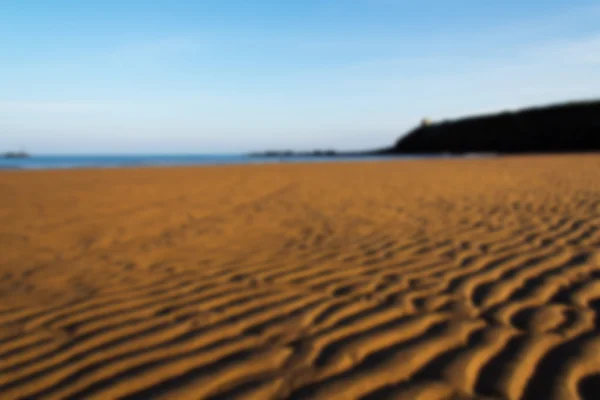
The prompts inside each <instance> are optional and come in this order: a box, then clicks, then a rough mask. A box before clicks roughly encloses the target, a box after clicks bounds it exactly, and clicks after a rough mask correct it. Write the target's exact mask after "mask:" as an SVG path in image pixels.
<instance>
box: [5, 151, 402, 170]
mask: <svg viewBox="0 0 600 400" xmlns="http://www.w3.org/2000/svg"><path fill="white" fill-rule="evenodd" d="M394 158H396V157H394ZM398 158H400V157H398ZM401 158H403V159H405V158H407V157H401ZM410 158H414V157H410ZM380 159H381V160H383V159H386V160H389V159H390V157H389V156H387V157H382V156H367V157H365V156H355V157H353V156H334V157H327V156H315V157H310V156H298V157H261V156H250V155H239V154H238V155H236V154H211V155H209V154H189V155H180V154H178V155H160V154H153V155H33V156H31V157H29V158H0V169H3V170H11V169H12V170H14V169H73V168H123V167H164V166H192V165H235V164H266V163H294V162H302V163H307V162H337V161H359V160H360V161H367V160H380Z"/></svg>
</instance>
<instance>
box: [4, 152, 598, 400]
mask: <svg viewBox="0 0 600 400" xmlns="http://www.w3.org/2000/svg"><path fill="white" fill-rule="evenodd" d="M599 229H600V156H595V155H586V156H543V157H542V156H537V157H514V158H512V157H511V158H498V159H464V160H424V161H389V162H387V161H386V162H364V163H339V164H311V165H263V166H232V167H204V168H149V169H123V170H79V171H37V172H34V171H27V172H2V173H0V398H1V399H3V400H7V399H18V398H27V399H38V398H39V399H116V398H122V399H151V398H164V399H187V398H190V399H200V398H202V399H250V398H253V399H287V398H291V399H304V398H306V399H309V398H316V399H450V398H452V399H472V398H475V399H577V398H584V399H596V398H598V397H597V396H599V393H600V232H599Z"/></svg>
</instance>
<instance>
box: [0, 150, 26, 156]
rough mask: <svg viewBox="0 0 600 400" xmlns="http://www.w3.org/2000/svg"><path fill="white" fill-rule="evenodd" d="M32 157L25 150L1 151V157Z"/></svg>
mask: <svg viewBox="0 0 600 400" xmlns="http://www.w3.org/2000/svg"><path fill="white" fill-rule="evenodd" d="M29 157H31V156H30V155H29V154H28V153H26V152H24V151H9V152H6V153H0V158H29Z"/></svg>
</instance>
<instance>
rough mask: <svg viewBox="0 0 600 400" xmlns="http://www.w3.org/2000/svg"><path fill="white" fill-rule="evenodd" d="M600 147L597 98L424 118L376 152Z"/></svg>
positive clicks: (502, 151)
mask: <svg viewBox="0 0 600 400" xmlns="http://www.w3.org/2000/svg"><path fill="white" fill-rule="evenodd" d="M597 150H600V101H589V102H578V103H567V104H561V105H553V106H548V107H539V108H529V109H524V110H521V111H517V112H505V113H500V114H495V115H484V116H477V117H469V118H464V119H459V120H455V121H444V122H441V123H434V124H423V125H421V126H419V127H417V128H415V129H414V130H412V131H411V132H409V133H408V134H407V135H406V136H404V137H402V138H401V139H400V140H398V142H397V143H396V144H395V145H394V146H393V147H391V148H389V149H384V150H382V151H379V152H378V153H379V154H390V155H392V154H418V153H422V154H425V153H429V154H435V153H451V154H464V153H542V152H581V151H597Z"/></svg>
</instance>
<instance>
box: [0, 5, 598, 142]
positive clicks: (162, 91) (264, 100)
mask: <svg viewBox="0 0 600 400" xmlns="http://www.w3.org/2000/svg"><path fill="white" fill-rule="evenodd" d="M82 3H84V2H72V1H67V0H57V1H54V2H42V1H27V0H23V1H8V2H6V4H5V3H3V5H2V6H1V7H0V8H1V10H0V46H1V47H2V49H3V50H2V51H3V54H2V62H0V152H1V151H8V150H17V149H20V148H25V149H26V150H27V151H29V152H32V153H36V154H113V153H114V154H139V153H155V154H156V153H161V154H166V153H186V154H192V153H239V152H248V151H260V150H265V149H294V150H310V149H316V148H333V149H338V150H357V149H373V148H380V147H383V146H388V145H391V144H392V143H394V142H395V141H396V140H397V139H398V137H399V136H400V135H401V134H403V133H405V132H407V131H408V130H410V129H411V128H413V127H414V126H415V125H417V124H418V123H419V121H420V120H421V118H423V117H428V118H429V119H431V120H433V121H439V120H444V119H453V118H458V117H461V116H466V115H473V114H482V113H487V112H499V111H503V110H508V109H511V110H515V109H520V108H523V107H530V106H538V105H545V104H554V103H562V102H565V101H578V100H589V99H594V98H598V95H599V94H600V79H598V72H597V71H599V70H600V25H598V24H597V21H598V20H600V7H599V6H598V5H597V3H596V4H594V3H595V2H593V1H581V2H577V5H574V3H573V2H570V1H557V2H552V4H549V3H548V2H543V1H541V0H540V1H531V2H527V4H522V2H517V1H513V0H510V1H505V2H501V3H500V2H498V4H487V3H485V2H481V1H474V0H470V1H464V2H460V4H448V2H444V1H442V0H427V1H423V2H420V3H419V5H417V4H416V2H415V3H414V4H412V5H409V4H408V2H405V1H400V0H347V1H341V0H335V1H331V2H322V1H317V0H308V1H305V2H302V3H301V4H300V3H299V4H296V2H293V3H292V2H290V4H284V2H275V1H258V2H250V3H252V4H248V3H249V2H242V1H241V0H236V1H221V2H217V1H213V0H209V1H203V2H201V5H200V4H197V5H190V4H189V3H187V2H183V1H170V2H167V1H145V2H142V1H139V0H131V1H128V2H121V1H115V0H106V1H104V2H98V3H94V5H91V4H92V3H88V5H83V4H82ZM122 3H126V4H122ZM324 3H326V4H324ZM488 3H489V2H488Z"/></svg>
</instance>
